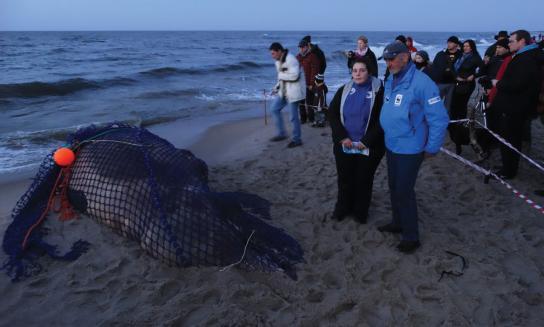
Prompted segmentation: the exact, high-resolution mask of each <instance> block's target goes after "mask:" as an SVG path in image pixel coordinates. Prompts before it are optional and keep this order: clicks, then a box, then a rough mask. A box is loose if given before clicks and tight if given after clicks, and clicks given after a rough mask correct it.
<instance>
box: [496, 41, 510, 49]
mask: <svg viewBox="0 0 544 327" xmlns="http://www.w3.org/2000/svg"><path fill="white" fill-rule="evenodd" d="M495 45H497V46H501V47H503V48H506V49H510V48H509V47H508V39H500V40H498V41H497V42H495Z"/></svg>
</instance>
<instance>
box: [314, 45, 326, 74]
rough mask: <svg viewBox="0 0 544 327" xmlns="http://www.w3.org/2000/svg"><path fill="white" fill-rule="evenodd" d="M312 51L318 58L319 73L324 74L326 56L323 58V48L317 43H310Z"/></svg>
mask: <svg viewBox="0 0 544 327" xmlns="http://www.w3.org/2000/svg"><path fill="white" fill-rule="evenodd" d="M312 52H313V53H314V54H315V55H316V56H317V58H318V59H319V73H320V74H325V69H327V58H325V54H324V53H323V50H321V48H320V47H319V46H318V45H317V44H312Z"/></svg>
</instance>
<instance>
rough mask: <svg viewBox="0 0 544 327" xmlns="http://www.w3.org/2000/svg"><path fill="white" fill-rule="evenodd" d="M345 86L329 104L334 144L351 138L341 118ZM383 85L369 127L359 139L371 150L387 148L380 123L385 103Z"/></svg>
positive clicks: (377, 96) (377, 95)
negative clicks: (341, 103)
mask: <svg viewBox="0 0 544 327" xmlns="http://www.w3.org/2000/svg"><path fill="white" fill-rule="evenodd" d="M343 90H344V86H342V87H341V88H339V89H338V91H336V94H335V95H334V98H333V99H332V101H331V104H330V105H329V123H330V125H331V129H332V141H333V143H334V144H339V143H340V141H342V140H343V139H346V138H349V134H348V132H347V131H346V129H345V128H344V125H342V121H341V119H340V102H341V100H342V92H343ZM383 92H384V91H383V86H382V87H380V89H379V90H378V92H377V93H376V100H375V101H374V106H373V107H372V111H371V114H370V119H369V122H368V128H367V130H366V133H365V135H364V136H363V138H362V139H360V140H352V141H359V142H361V143H363V144H364V145H365V146H366V147H368V148H369V149H371V150H385V143H384V133H383V129H382V127H381V125H380V112H381V110H382V105H383Z"/></svg>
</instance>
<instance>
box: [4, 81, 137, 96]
mask: <svg viewBox="0 0 544 327" xmlns="http://www.w3.org/2000/svg"><path fill="white" fill-rule="evenodd" d="M134 82H135V81H134V80H132V79H130V78H123V77H116V78H112V79H105V80H96V81H94V80H88V79H85V78H71V79H66V80H60V81H57V82H27V83H14V84H0V98H33V97H41V96H63V95H68V94H72V93H74V92H78V91H83V90H89V89H101V88H107V87H111V86H117V85H130V84H132V83H134Z"/></svg>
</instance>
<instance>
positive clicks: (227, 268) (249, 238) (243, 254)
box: [219, 230, 255, 271]
mask: <svg viewBox="0 0 544 327" xmlns="http://www.w3.org/2000/svg"><path fill="white" fill-rule="evenodd" d="M253 234H255V230H252V231H251V235H249V237H248V239H247V242H246V246H245V247H244V253H242V257H241V258H240V260H238V262H235V263H233V264H230V265H228V266H226V267H223V268H221V269H219V271H227V270H229V269H230V268H232V267H234V266H236V265H239V264H240V263H241V262H242V261H243V260H244V257H245V256H246V251H247V246H248V245H249V240H251V237H252V236H253Z"/></svg>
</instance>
